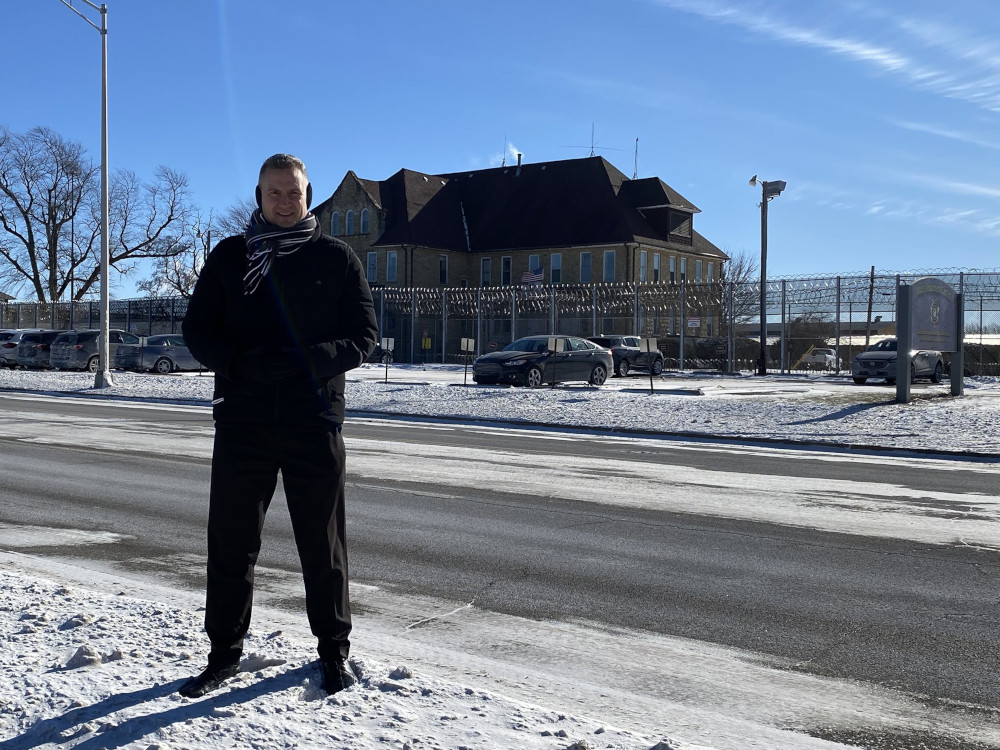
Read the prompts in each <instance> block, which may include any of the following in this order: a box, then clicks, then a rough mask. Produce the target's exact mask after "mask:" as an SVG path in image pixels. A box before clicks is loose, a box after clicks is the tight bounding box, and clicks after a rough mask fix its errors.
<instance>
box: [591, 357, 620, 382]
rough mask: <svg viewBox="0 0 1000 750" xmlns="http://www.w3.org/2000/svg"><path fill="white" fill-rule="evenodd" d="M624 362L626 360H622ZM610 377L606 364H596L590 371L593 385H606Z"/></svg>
mask: <svg viewBox="0 0 1000 750" xmlns="http://www.w3.org/2000/svg"><path fill="white" fill-rule="evenodd" d="M622 361H623V362H624V361H625V360H622ZM607 379H608V371H607V369H606V368H605V367H604V365H594V369H593V370H591V371H590V384H591V385H604V383H605V382H606V381H607Z"/></svg>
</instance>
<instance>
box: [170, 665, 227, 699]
mask: <svg viewBox="0 0 1000 750" xmlns="http://www.w3.org/2000/svg"><path fill="white" fill-rule="evenodd" d="M239 671H240V665H239V663H236V664H223V665H214V664H209V665H208V666H207V667H205V671H204V672H202V673H201V674H200V675H198V676H197V677H192V678H191V679H190V680H188V681H187V682H185V683H184V684H183V685H181V686H180V687H179V688H178V689H177V692H178V693H180V694H181V695H183V696H184V697H185V698H200V697H201V696H203V695H205V694H206V693H211V692H212V691H213V690H215V689H217V688H218V687H219V686H221V685H222V683H223V682H225V681H226V680H228V679H229V678H230V677H232V676H233V675H235V674H236V673H237V672H239Z"/></svg>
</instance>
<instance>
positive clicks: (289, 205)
mask: <svg viewBox="0 0 1000 750" xmlns="http://www.w3.org/2000/svg"><path fill="white" fill-rule="evenodd" d="M259 184H260V208H261V212H262V213H263V214H264V218H265V219H266V220H267V221H269V222H270V223H271V224H277V225H278V226H279V227H285V228H286V229H287V228H288V227H294V226H295V225H296V224H298V223H299V222H300V221H301V220H302V219H304V218H305V216H306V214H307V213H308V212H309V208H308V207H307V206H306V176H305V175H304V174H302V172H301V171H299V170H298V169H266V170H265V171H264V174H262V175H261V176H260V183H259Z"/></svg>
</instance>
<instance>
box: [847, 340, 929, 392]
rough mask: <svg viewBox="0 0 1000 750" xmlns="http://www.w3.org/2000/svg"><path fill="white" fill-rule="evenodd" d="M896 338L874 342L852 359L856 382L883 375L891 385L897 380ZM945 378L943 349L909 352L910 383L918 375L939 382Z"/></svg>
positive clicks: (852, 369) (852, 373) (852, 372)
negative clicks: (938, 350) (940, 350)
mask: <svg viewBox="0 0 1000 750" xmlns="http://www.w3.org/2000/svg"><path fill="white" fill-rule="evenodd" d="M896 346H897V344H896V339H883V340H882V341H879V342H878V343H877V344H872V345H871V346H869V347H868V348H867V349H865V350H864V351H863V352H861V353H860V354H859V355H858V356H856V357H855V358H854V359H853V360H852V361H851V375H852V376H853V378H854V382H855V383H857V384H858V385H862V384H864V383H865V382H867V381H868V379H869V378H883V379H884V380H885V382H886V383H888V384H889V385H892V384H893V383H895V382H896ZM943 377H944V357H943V356H942V354H941V352H937V351H930V350H924V349H920V350H914V351H912V352H910V382H912V381H914V380H916V379H917V378H930V379H931V382H934V383H940V382H941V379H942V378H943Z"/></svg>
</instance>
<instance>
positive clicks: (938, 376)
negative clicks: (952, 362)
mask: <svg viewBox="0 0 1000 750" xmlns="http://www.w3.org/2000/svg"><path fill="white" fill-rule="evenodd" d="M943 376H944V365H942V364H941V363H940V362H938V363H937V364H936V365H934V374H933V375H931V382H932V383H940V382H941V380H942V378H943Z"/></svg>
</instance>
